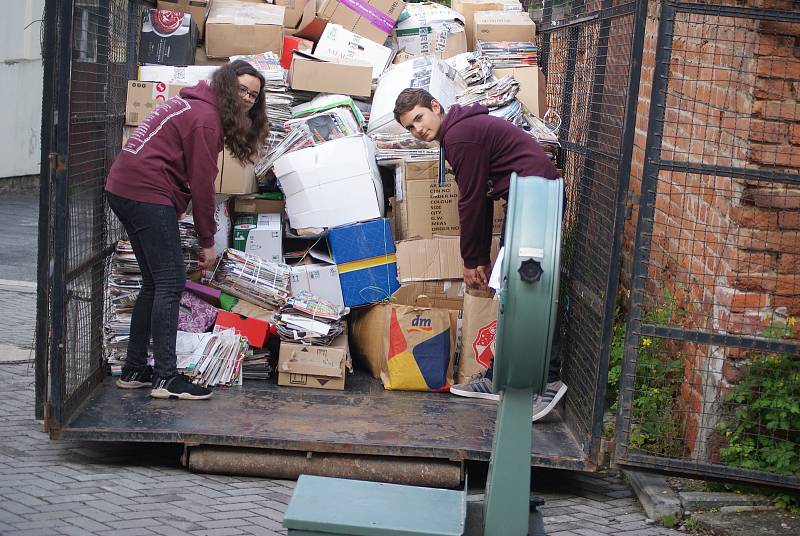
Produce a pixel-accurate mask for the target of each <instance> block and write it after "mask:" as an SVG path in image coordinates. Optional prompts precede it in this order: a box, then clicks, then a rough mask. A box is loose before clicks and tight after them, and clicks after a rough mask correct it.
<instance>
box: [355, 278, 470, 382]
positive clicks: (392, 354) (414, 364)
mask: <svg viewBox="0 0 800 536" xmlns="http://www.w3.org/2000/svg"><path fill="white" fill-rule="evenodd" d="M414 301H415V297H414V295H413V293H412V294H409V293H407V292H406V293H403V294H399V293H396V294H395V295H394V296H393V297H392V301H391V302H387V303H380V304H378V305H375V306H373V307H370V308H369V309H365V310H363V312H359V313H358V314H356V315H355V316H354V320H353V324H352V339H353V353H354V354H355V355H356V356H357V357H358V358H359V359H360V360H361V361H362V362H363V363H364V364H365V365H366V367H367V369H368V370H369V371H370V373H371V374H372V375H373V376H374V377H375V378H379V379H380V380H381V381H382V382H383V386H384V388H386V389H397V390H407V391H445V390H447V389H449V386H450V384H452V383H453V362H454V360H455V353H456V331H457V326H458V311H455V310H448V309H438V308H428V307H418V306H415V305H414V304H413V303H414Z"/></svg>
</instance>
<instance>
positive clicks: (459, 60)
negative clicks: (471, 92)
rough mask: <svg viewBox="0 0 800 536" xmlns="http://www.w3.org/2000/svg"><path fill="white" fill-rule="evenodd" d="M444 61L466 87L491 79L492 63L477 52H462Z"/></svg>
mask: <svg viewBox="0 0 800 536" xmlns="http://www.w3.org/2000/svg"><path fill="white" fill-rule="evenodd" d="M445 61H446V62H447V63H448V64H449V65H450V67H452V68H453V69H455V70H456V71H458V74H460V75H461V78H463V79H464V82H466V83H467V85H468V86H474V85H476V84H483V83H484V82H486V81H487V80H489V79H490V78H491V77H492V62H491V61H490V60H489V58H487V57H486V56H482V55H481V54H480V53H478V52H464V53H462V54H457V55H455V56H453V57H451V58H448V59H446V60H445Z"/></svg>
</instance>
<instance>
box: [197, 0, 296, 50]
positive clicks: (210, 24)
mask: <svg viewBox="0 0 800 536" xmlns="http://www.w3.org/2000/svg"><path fill="white" fill-rule="evenodd" d="M284 11H285V9H284V7H283V6H276V5H272V4H251V3H247V2H240V1H236V0H216V1H215V2H213V3H212V4H211V10H210V11H209V13H208V20H207V21H206V56H208V57H209V58H227V57H230V56H238V55H243V54H261V53H264V52H274V53H275V54H277V55H278V57H280V55H281V48H282V46H283V18H284Z"/></svg>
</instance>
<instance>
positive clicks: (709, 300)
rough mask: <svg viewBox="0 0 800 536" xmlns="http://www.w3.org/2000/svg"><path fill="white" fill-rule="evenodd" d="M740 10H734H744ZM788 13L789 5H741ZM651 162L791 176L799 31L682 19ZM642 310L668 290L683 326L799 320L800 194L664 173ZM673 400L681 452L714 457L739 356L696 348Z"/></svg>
mask: <svg viewBox="0 0 800 536" xmlns="http://www.w3.org/2000/svg"><path fill="white" fill-rule="evenodd" d="M741 3H742V2H739V4H741ZM749 5H753V6H755V7H767V8H768V7H775V8H780V9H789V10H791V9H794V2H792V1H771V2H764V1H760V2H758V1H751V2H749ZM659 16H660V15H659V8H658V5H657V3H650V6H649V12H648V19H647V21H648V22H647V31H646V36H645V47H644V55H643V62H642V78H641V88H640V99H639V106H638V114H637V121H636V136H635V148H634V153H633V161H632V164H631V182H630V194H631V196H630V198H631V200H632V201H631V205H632V207H631V208H632V217H631V218H630V219H629V220H627V221H626V222H625V230H624V237H623V248H624V249H623V251H624V253H623V281H622V284H623V287H624V288H630V285H631V282H630V279H629V275H630V273H631V265H632V257H633V244H634V239H635V227H636V222H637V218H638V205H637V203H636V200H637V199H638V196H639V194H640V192H641V184H642V182H641V178H642V169H643V165H644V148H645V140H646V132H647V127H648V124H647V123H648V113H649V107H650V96H651V93H652V87H653V72H654V65H655V44H656V35H657V26H658V19H659ZM663 130H664V140H663V147H662V153H661V157H662V159H666V160H676V161H680V162H687V161H688V162H692V163H698V164H709V165H718V166H731V167H735V168H758V169H764V170H771V171H782V170H789V171H791V172H793V173H796V172H798V171H800V25H791V24H787V23H780V22H778V23H776V22H767V21H757V20H753V19H726V18H720V17H716V16H692V17H689V16H686V15H679V17H678V19H677V21H676V26H675V37H674V40H673V53H672V60H671V64H670V70H669V86H668V98H667V106H666V110H665V122H664V129H663ZM655 209H656V210H655V218H654V226H653V239H652V251H651V259H650V264H649V273H648V282H647V295H648V298H649V299H648V302H649V303H647V307H649V308H652V307H657V306H658V305H660V303H659V302H660V300H661V299H662V298H661V296H662V292H663V289H664V288H668V289H670V291H671V292H672V294H673V295H674V296H675V297H676V299H677V303H678V305H679V308H680V309H681V310H682V311H683V314H682V315H681V316H680V318H678V317H675V318H673V321H674V322H675V323H676V324H680V325H681V326H683V327H686V328H692V329H701V330H705V331H712V332H721V333H731V334H748V335H757V334H760V333H763V332H764V330H765V329H766V328H767V327H768V326H769V325H770V323H771V322H774V321H776V320H779V319H781V318H786V316H800V275H798V274H800V189H798V188H796V187H795V188H791V187H787V186H785V185H781V184H768V183H763V182H755V181H746V180H741V179H733V178H730V177H725V176H719V175H713V176H712V175H699V174H685V173H678V172H661V174H660V175H659V182H658V190H657V197H656V206H655ZM679 351H680V353H681V355H683V356H684V357H685V381H684V382H683V383H682V385H681V397H682V404H683V409H684V410H685V415H686V418H685V434H686V437H685V439H686V444H687V447H688V451H689V454H690V455H691V456H693V457H695V458H699V459H714V457H715V452H714V449H713V448H711V449H709V448H708V445H709V444H713V443H715V441H713V439H714V438H713V435H714V430H715V427H716V421H717V419H718V411H717V410H718V407H719V403H720V395H721V393H723V392H725V390H726V389H728V388H729V386H730V385H731V384H732V383H735V382H736V381H738V379H739V377H740V376H741V370H742V363H744V361H743V360H742V357H743V356H742V352H738V351H735V350H734V349H730V348H720V347H712V346H702V345H692V344H688V343H685V344H683V345H682V347H681V348H680V350H679Z"/></svg>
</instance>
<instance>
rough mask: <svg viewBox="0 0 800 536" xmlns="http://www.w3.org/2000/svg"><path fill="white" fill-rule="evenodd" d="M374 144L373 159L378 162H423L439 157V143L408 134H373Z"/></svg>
mask: <svg viewBox="0 0 800 536" xmlns="http://www.w3.org/2000/svg"><path fill="white" fill-rule="evenodd" d="M370 138H372V141H373V142H374V143H375V159H376V160H377V161H378V162H383V161H387V160H400V159H404V160H415V159H416V160H425V159H430V158H438V157H439V143H438V142H427V141H421V140H418V139H416V138H415V137H414V136H412V135H411V134H409V133H404V134H373V135H371V136H370Z"/></svg>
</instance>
